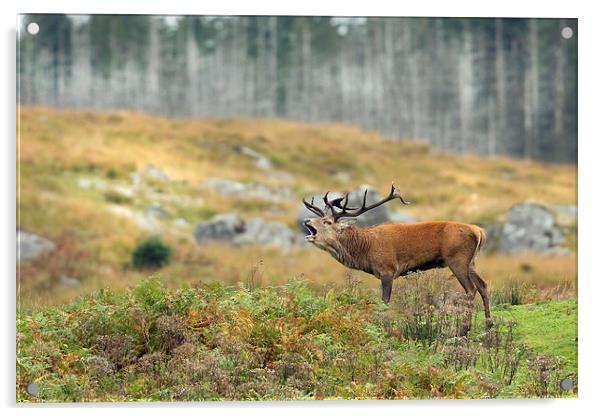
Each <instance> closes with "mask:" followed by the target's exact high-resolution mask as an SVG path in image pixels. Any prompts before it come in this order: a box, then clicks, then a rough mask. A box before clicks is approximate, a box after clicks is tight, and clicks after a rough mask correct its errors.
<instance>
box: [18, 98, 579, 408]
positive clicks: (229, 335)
mask: <svg viewBox="0 0 602 416" xmlns="http://www.w3.org/2000/svg"><path fill="white" fill-rule="evenodd" d="M18 128H19V145H18V157H19V161H20V164H19V171H18V201H19V206H18V224H19V227H21V228H22V229H24V230H27V231H31V232H35V233H36V234H39V235H42V236H44V237H46V238H49V239H50V240H52V241H53V242H55V244H56V249H55V250H54V251H53V252H52V253H48V254H46V255H42V256H40V257H38V258H36V259H33V260H30V261H27V262H24V263H22V264H20V267H19V275H18V277H19V279H18V282H17V289H18V293H17V296H18V300H19V302H18V322H17V331H18V354H17V359H18V364H17V374H18V381H17V385H18V386H17V387H18V392H17V394H18V400H19V401H29V400H34V401H35V400H44V401H61V400H65V401H72V400H87V401H95V400H111V401H112V400H175V399H178V400H201V399H209V400H217V399H261V398H265V399H269V398H274V399H306V398H418V397H420V398H426V397H444V398H451V397H517V396H518V397H533V396H559V395H563V394H565V395H566V394H568V395H575V394H576V389H573V390H571V391H569V392H565V393H563V392H561V391H560V390H559V389H558V383H557V381H558V379H561V378H566V377H569V378H571V379H573V381H574V384H575V385H576V372H577V367H576V350H577V348H576V305H577V303H576V290H577V270H576V224H571V225H569V227H568V230H569V234H568V236H567V237H568V238H567V247H568V248H569V249H571V254H569V255H563V256H548V255H542V254H536V253H530V254H524V255H518V256H510V255H503V254H499V253H496V252H485V253H482V254H481V255H479V257H478V259H477V266H478V268H479V271H480V273H481V275H482V276H483V278H484V279H485V280H486V281H487V282H488V284H489V287H490V291H491V297H492V301H493V304H494V305H495V306H494V308H493V310H492V312H493V315H494V316H495V317H496V319H498V320H499V322H498V325H497V326H496V327H495V328H496V330H495V331H494V332H492V333H491V334H485V333H484V331H483V329H482V322H481V321H482V317H480V316H475V318H474V319H475V324H474V328H473V331H471V334H470V337H469V339H468V340H458V339H456V338H455V337H454V336H453V333H454V330H453V329H454V328H453V326H454V324H453V322H454V320H455V319H456V318H457V316H459V315H458V314H459V313H461V312H462V311H457V310H456V309H457V308H455V307H452V308H451V309H450V310H448V309H447V308H446V307H445V305H444V306H441V304H440V302H438V301H437V302H435V301H432V299H433V296H434V295H435V294H436V295H437V296H438V297H437V296H435V298H437V299H439V298H445V297H446V294H450V296H451V298H455V297H456V295H455V294H456V293H457V291H458V290H460V288H459V285H458V284H457V283H456V282H455V281H454V280H453V279H451V278H450V276H449V273H448V272H443V271H441V272H435V273H432V274H428V273H427V274H426V276H418V277H416V278H410V279H407V280H402V281H400V282H398V283H396V285H397V287H396V289H395V290H396V293H395V294H394V299H396V300H394V301H393V303H392V305H391V306H390V307H385V306H384V305H382V304H381V303H379V302H378V300H377V299H378V294H377V288H378V286H377V284H378V281H377V280H376V279H374V278H373V277H370V276H368V275H365V274H362V273H359V272H352V273H350V272H349V271H348V270H346V269H345V268H344V267H342V266H340V265H339V264H338V263H336V262H335V261H334V260H333V259H332V258H331V257H330V256H329V255H328V254H326V253H323V252H321V251H319V250H316V249H300V250H295V251H294V252H290V253H283V252H281V251H279V250H277V249H275V248H266V247H258V246H244V247H240V248H236V249H233V248H232V247H230V246H228V245H220V244H214V245H204V246H199V245H197V244H196V242H195V241H194V238H193V228H194V226H195V224H197V223H198V222H201V221H205V220H207V219H209V218H210V217H212V216H213V215H214V214H216V213H220V212H231V211H236V212H238V213H240V215H241V216H243V217H244V218H251V217H260V218H263V219H265V220H269V221H280V222H283V223H285V224H287V225H288V226H289V227H291V228H293V229H296V227H297V225H296V224H295V212H296V209H297V206H298V203H299V201H300V199H301V198H302V197H303V196H305V195H307V194H311V193H314V192H325V191H326V190H333V191H334V190H341V191H342V190H346V189H351V188H354V187H357V186H359V185H361V184H364V183H367V184H371V185H373V186H374V187H376V188H377V189H378V190H379V191H380V192H385V191H386V190H387V187H388V185H389V184H390V182H391V180H395V183H396V184H397V185H398V186H399V187H400V189H402V192H403V194H404V198H406V199H408V200H409V201H411V202H412V204H411V205H410V206H408V207H407V208H404V210H405V212H407V213H409V214H411V215H413V216H415V217H416V218H418V219H419V220H431V219H448V220H458V221H468V222H471V223H491V222H496V221H501V220H503V218H504V214H505V212H506V211H507V210H508V208H510V207H511V206H512V205H514V204H516V203H519V202H524V201H533V202H538V203H542V204H545V205H560V204H575V203H576V191H575V190H576V168H575V166H574V165H553V164H544V163H537V162H531V161H517V160H511V159H504V158H494V159H485V158H479V157H476V156H472V155H463V156H458V155H449V154H443V153H436V152H433V151H432V150H430V149H429V147H428V146H426V145H422V144H417V143H412V142H409V141H391V140H387V139H385V138H383V137H380V136H379V135H378V134H376V133H374V132H371V131H366V130H360V129H356V128H353V127H350V126H346V125H340V124H314V125H308V124H301V123H293V122H289V121H283V120H272V119H270V120H257V119H215V120H191V119H190V120H189V119H169V118H159V117H151V116H147V115H142V114H136V113H119V112H113V113H93V112H74V111H59V110H50V109H46V108H33V107H26V108H21V109H20V119H19V123H18ZM242 148H250V149H253V150H254V151H256V152H258V153H260V154H262V155H264V156H265V157H266V158H267V159H268V160H269V162H270V169H269V170H266V169H262V168H260V167H258V166H257V165H256V164H254V163H253V162H252V160H250V159H249V157H247V156H245V154H244V152H243V153H241V149H242ZM148 166H154V167H157V168H159V169H160V170H161V171H162V172H164V174H165V175H166V176H167V177H168V178H169V180H159V179H145V180H144V181H143V183H142V185H140V186H138V187H136V186H134V184H133V182H135V180H136V179H135V178H137V177H138V176H137V175H139V174H140V172H143V171H144V169H145V168H147V167H148ZM209 178H223V179H229V180H234V181H240V182H243V183H251V182H259V183H262V184H265V185H266V186H268V187H270V188H271V189H275V190H287V191H288V192H289V193H290V194H291V195H292V197H291V198H288V199H286V198H285V199H283V200H282V201H279V202H270V203H266V202H265V201H255V200H250V199H248V198H244V197H237V196H233V197H225V196H224V195H222V194H220V193H218V192H216V191H214V190H211V189H207V188H205V187H203V186H201V185H202V183H203V181H206V180H207V179H209ZM551 178H553V180H551ZM95 184H96V185H95ZM101 185H102V186H101ZM158 202H159V203H160V204H161V206H162V207H163V208H165V209H166V210H167V211H168V212H169V213H170V216H169V218H168V219H159V220H157V223H156V224H155V225H156V227H155V228H154V229H148V228H143V227H141V226H140V224H139V223H138V217H137V216H136V215H137V214H138V213H141V212H144V210H145V209H146V207H148V206H149V205H150V204H154V203H158ZM124 213H125V214H127V215H124ZM175 219H183V220H185V221H183V225H182V224H180V225H178V226H176V225H174V220H175ZM150 235H160V236H161V238H162V239H163V240H164V241H165V242H166V243H167V244H168V245H169V246H170V247H171V248H172V249H173V255H172V259H171V262H170V263H169V264H168V265H166V266H165V267H163V268H161V270H159V271H155V270H145V269H137V268H135V267H133V265H132V252H133V251H134V249H135V247H136V246H137V244H139V243H140V242H141V241H142V240H144V239H145V238H147V237H148V236H150ZM155 274H156V275H155ZM151 275H155V277H154V278H151V279H150V280H149V276H151ZM61 276H69V277H70V278H74V279H76V280H77V282H78V284H77V285H72V286H65V285H64V284H61ZM412 290H414V292H412ZM412 293H416V295H411V294H412ZM419 298H420V299H422V300H421V301H420V302H419V301H418V300H417V299H419ZM429 299H430V300H429ZM429 302H430V303H429ZM476 303H477V304H478V303H479V302H478V301H477V302H476ZM429 304H430V305H431V307H432V308H431V312H429V309H427V310H423V309H422V306H421V305H429ZM448 306H449V305H448ZM477 306H478V305H477ZM460 309H461V308H460ZM408 311H409V312H408ZM513 321H516V324H513V323H512V322H513ZM479 325H481V327H479ZM542 328H545V329H546V331H545V332H544V331H542ZM496 331H497V332H496ZM496 334H497V335H496ZM492 337H493V338H492ZM462 343H464V344H462ZM119 345H128V346H129V347H130V348H127V351H123V350H122V349H120V348H119ZM234 346H236V348H235V347H234ZM237 351H240V353H239V352H237ZM454 357H456V358H454ZM462 357H464V358H462ZM516 360H518V361H517V362H516V363H515V361H516ZM184 369H190V371H184ZM166 374H169V377H165V376H166ZM509 377H511V379H509ZM32 380H33V381H35V382H36V383H38V384H39V385H40V386H41V392H40V395H39V396H38V397H31V396H28V395H26V394H25V393H24V390H23V389H24V386H25V385H27V383H29V382H32ZM232 385H236V386H237V388H236V391H231V387H229V386H232Z"/></svg>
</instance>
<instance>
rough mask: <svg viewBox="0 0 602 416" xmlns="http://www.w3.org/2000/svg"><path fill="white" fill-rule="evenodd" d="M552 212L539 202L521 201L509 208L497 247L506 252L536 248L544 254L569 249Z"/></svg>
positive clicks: (562, 251) (514, 252) (521, 251)
mask: <svg viewBox="0 0 602 416" xmlns="http://www.w3.org/2000/svg"><path fill="white" fill-rule="evenodd" d="M563 243H564V236H563V233H562V229H561V228H560V226H559V225H558V224H557V222H556V220H555V218H554V215H553V213H552V212H551V211H550V210H548V209H547V208H546V207H544V206H542V205H537V204H532V203H524V204H518V205H515V206H513V207H512V208H510V210H509V211H508V213H507V215H506V221H505V223H504V224H503V225H502V229H501V234H500V241H499V249H500V250H501V251H503V252H506V253H512V254H516V253H524V252H528V251H536V252H541V253H547V254H563V253H566V252H568V250H567V249H565V248H563V247H562V244H563Z"/></svg>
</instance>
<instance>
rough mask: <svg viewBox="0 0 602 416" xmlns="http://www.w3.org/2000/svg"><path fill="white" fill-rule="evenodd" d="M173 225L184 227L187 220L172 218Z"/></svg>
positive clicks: (186, 224)
mask: <svg viewBox="0 0 602 416" xmlns="http://www.w3.org/2000/svg"><path fill="white" fill-rule="evenodd" d="M173 225H175V226H176V227H178V228H186V227H188V225H189V224H188V221H186V220H185V219H184V218H176V219H175V220H173Z"/></svg>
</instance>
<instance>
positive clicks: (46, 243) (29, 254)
mask: <svg viewBox="0 0 602 416" xmlns="http://www.w3.org/2000/svg"><path fill="white" fill-rule="evenodd" d="M54 248H55V244H54V243H53V242H52V241H50V240H48V239H46V238H44V237H41V236H39V235H37V234H34V233H30V232H27V231H24V230H21V229H17V261H18V262H21V261H25V260H29V259H32V258H35V257H38V256H40V255H42V254H44V253H48V252H50V251H52V250H54Z"/></svg>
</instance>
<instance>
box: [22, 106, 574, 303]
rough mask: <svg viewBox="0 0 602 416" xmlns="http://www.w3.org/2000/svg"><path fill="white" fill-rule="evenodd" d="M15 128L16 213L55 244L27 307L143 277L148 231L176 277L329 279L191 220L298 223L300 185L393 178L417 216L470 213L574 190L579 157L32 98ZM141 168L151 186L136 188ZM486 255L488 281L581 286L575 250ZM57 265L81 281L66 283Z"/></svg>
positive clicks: (569, 199)
mask: <svg viewBox="0 0 602 416" xmlns="http://www.w3.org/2000/svg"><path fill="white" fill-rule="evenodd" d="M18 127H19V145H18V153H19V154H18V157H19V176H18V180H19V191H18V199H19V209H18V217H19V218H18V224H19V226H20V227H22V228H23V229H25V230H28V231H32V232H34V233H37V234H40V235H43V236H44V237H47V238H49V239H51V240H52V241H54V242H55V243H56V245H57V248H56V250H55V251H54V252H53V253H52V254H49V255H46V256H42V257H41V258H39V259H37V260H34V261H31V262H28V263H26V264H23V265H21V267H20V279H19V285H20V286H19V290H20V293H21V295H22V297H21V300H22V305H24V306H32V307H35V306H36V305H39V304H47V303H57V302H62V301H64V300H65V299H69V298H72V297H73V296H74V295H75V294H77V293H80V292H82V291H86V290H88V289H93V288H99V287H104V286H111V287H115V288H119V287H126V286H129V285H131V284H132V283H133V282H135V281H137V280H140V279H142V278H144V277H145V276H147V275H148V272H145V271H137V270H133V269H132V268H131V265H130V263H131V253H132V251H133V249H134V247H135V245H136V243H137V242H139V241H140V240H141V239H142V238H144V237H145V236H147V235H150V234H161V235H162V237H163V238H164V239H165V240H166V241H167V242H168V243H169V244H170V245H172V247H174V249H175V253H174V260H173V262H172V264H171V265H170V266H168V267H167V268H166V269H165V270H164V273H163V275H164V280H165V282H166V284H168V285H172V286H178V285H179V284H180V283H181V282H182V281H183V280H185V281H193V282H194V281H198V280H203V281H210V280H221V281H226V282H239V281H242V280H245V279H248V278H249V277H250V276H252V277H253V278H257V279H259V280H261V281H263V283H278V282H279V283H282V282H286V280H287V279H288V278H290V277H293V276H297V275H304V276H306V277H308V278H309V279H311V280H313V281H316V282H319V283H321V284H322V283H337V282H341V280H342V277H343V276H344V274H345V273H346V271H345V269H344V268H343V267H342V266H339V265H338V264H336V263H335V262H334V261H332V260H331V259H330V258H329V257H328V255H327V254H325V253H321V252H318V251H317V250H303V251H300V252H298V253H295V254H294V255H292V254H291V255H287V256H283V255H282V253H279V252H277V251H275V250H272V249H262V248H256V247H244V248H241V249H239V250H232V249H230V248H228V247H220V246H206V247H203V248H202V249H201V248H199V247H197V246H196V244H195V243H194V241H193V237H192V229H193V227H194V225H195V224H196V223H198V222H199V221H203V220H206V219H208V218H210V217H211V216H212V215H214V214H216V213H219V212H229V211H236V212H239V213H240V214H241V215H242V216H243V217H261V218H264V219H266V220H269V221H281V222H284V223H286V224H288V225H289V226H290V227H295V224H294V222H295V211H296V208H297V206H298V203H299V201H300V198H301V197H302V196H304V195H307V194H309V193H312V192H324V191H326V190H339V191H344V190H349V189H351V188H354V187H356V186H359V185H361V184H364V183H367V184H370V185H372V186H374V187H376V188H377V189H379V190H380V191H381V192H384V191H385V190H386V189H387V188H388V186H389V183H390V182H391V180H394V181H395V183H396V184H397V185H398V186H399V187H400V188H401V189H402V190H403V194H404V197H405V198H406V199H407V200H409V201H411V202H412V205H410V206H409V207H407V212H408V213H409V214H412V215H414V216H415V217H417V218H418V219H421V220H430V219H449V220H459V221H468V222H473V223H474V222H489V221H493V220H496V219H500V218H501V217H502V216H503V214H504V212H505V211H506V210H507V209H508V208H509V207H510V206H512V205H513V204H515V203H517V202H523V201H525V200H533V201H538V202H542V203H549V204H574V203H575V202H576V195H575V189H576V169H575V166H568V165H565V166H563V165H551V164H541V163H535V162H529V161H517V160H511V159H500V158H498V159H491V160H488V159H482V158H478V157H475V156H471V155H466V156H455V155H448V154H440V153H434V152H432V151H430V149H429V148H428V147H427V146H425V145H420V144H416V143H411V142H407V141H390V140H385V139H383V138H382V137H380V136H379V135H378V134H376V133H374V132H371V131H366V130H360V129H357V128H353V127H349V126H346V125H340V124H315V125H308V124H301V123H293V122H288V121H283V120H266V119H215V120H191V119H169V118H159V117H150V116H147V115H143V114H135V113H121V112H114V113H93V112H83V111H60V110H53V109H45V108H32V107H24V108H20V119H19V122H18ZM258 155H259V156H258ZM258 157H259V158H262V159H258ZM258 160H261V163H260V162H258ZM149 169H150V171H149ZM145 174H147V176H146V177H145V178H146V179H144V180H145V182H144V184H143V185H144V187H142V188H140V190H137V188H136V186H137V185H136V184H137V183H138V182H140V180H141V176H143V175H145ZM165 176H166V177H167V178H169V179H168V180H165ZM210 178H220V179H229V180H235V181H240V182H242V183H261V184H262V185H264V186H265V187H267V188H269V189H271V190H273V191H274V192H278V191H286V192H287V195H288V197H287V198H282V199H281V200H278V201H276V202H266V201H257V200H251V199H249V198H246V197H244V196H243V197H236V195H234V196H233V197H225V196H224V195H222V194H220V193H218V192H216V191H215V190H212V189H208V188H206V187H203V186H202V184H203V183H204V182H205V181H207V180H208V179H210ZM156 205H159V206H160V208H161V209H163V210H164V211H166V212H167V213H168V216H167V219H164V218H163V217H162V214H161V211H159V214H157V218H156V219H153V222H152V223H151V224H150V226H149V224H146V223H144V224H142V225H144V226H145V227H142V226H141V222H143V221H145V220H146V218H147V217H148V215H146V214H147V212H148V210H149V209H152V208H151V206H156ZM142 214H144V215H145V216H144V217H141V215H142ZM481 261H482V262H483V267H484V268H485V273H484V274H485V275H486V276H487V278H488V279H491V280H495V279H497V278H498V277H499V278H501V279H518V280H519V281H520V282H521V284H522V283H524V282H528V283H533V282H542V281H543V282H545V281H551V282H553V284H552V286H554V285H556V284H558V282H569V286H571V285H572V286H571V287H574V281H575V259H574V256H567V257H563V258H552V259H547V258H546V260H545V261H543V260H542V259H540V258H538V257H528V258H504V257H492V258H489V257H483V258H482V260H481ZM326 262H328V263H326ZM324 264H328V265H329V267H328V268H326V269H325V268H324ZM61 276H67V277H72V278H76V279H78V280H79V281H80V282H81V285H80V286H77V287H71V286H64V285H63V286H60V285H58V284H59V283H58V282H59V281H60V279H61ZM366 282H367V283H366V284H367V285H374V284H375V282H373V281H372V280H366ZM571 290H572V289H571Z"/></svg>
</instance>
